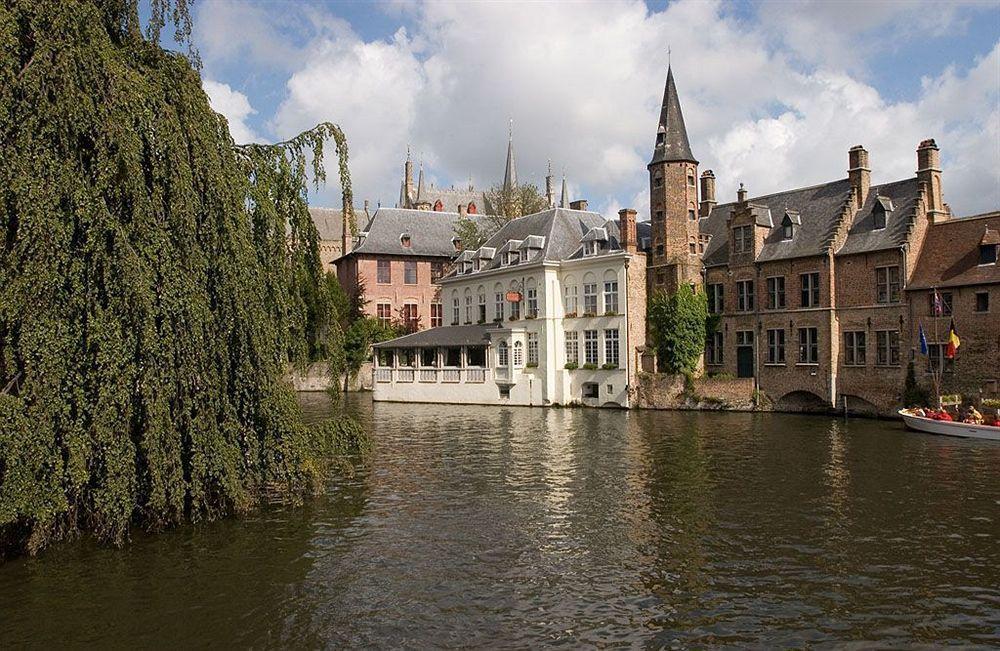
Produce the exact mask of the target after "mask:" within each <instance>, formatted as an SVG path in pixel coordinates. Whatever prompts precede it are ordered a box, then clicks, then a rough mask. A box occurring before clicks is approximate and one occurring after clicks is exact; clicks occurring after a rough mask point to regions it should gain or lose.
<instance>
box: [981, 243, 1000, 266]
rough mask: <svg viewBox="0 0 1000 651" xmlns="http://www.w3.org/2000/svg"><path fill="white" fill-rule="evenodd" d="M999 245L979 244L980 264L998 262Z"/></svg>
mask: <svg viewBox="0 0 1000 651" xmlns="http://www.w3.org/2000/svg"><path fill="white" fill-rule="evenodd" d="M997 248H998V247H997V245H996V244H980V245H979V264H996V263H997Z"/></svg>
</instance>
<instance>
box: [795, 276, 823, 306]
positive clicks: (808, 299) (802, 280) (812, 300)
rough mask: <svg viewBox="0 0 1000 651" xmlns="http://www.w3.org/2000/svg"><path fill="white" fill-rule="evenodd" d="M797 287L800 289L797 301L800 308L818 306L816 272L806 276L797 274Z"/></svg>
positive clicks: (817, 277)
mask: <svg viewBox="0 0 1000 651" xmlns="http://www.w3.org/2000/svg"><path fill="white" fill-rule="evenodd" d="M799 287H800V289H801V295H800V299H799V300H800V305H801V306H802V307H816V306H818V305H819V272H818V271H814V272H812V273H807V274H799Z"/></svg>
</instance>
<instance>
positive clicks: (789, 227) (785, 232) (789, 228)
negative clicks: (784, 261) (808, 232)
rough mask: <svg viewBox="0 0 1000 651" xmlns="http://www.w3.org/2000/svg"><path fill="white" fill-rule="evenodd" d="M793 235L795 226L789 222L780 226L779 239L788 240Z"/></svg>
mask: <svg viewBox="0 0 1000 651" xmlns="http://www.w3.org/2000/svg"><path fill="white" fill-rule="evenodd" d="M793 235H795V225H794V224H792V222H791V220H786V221H785V222H783V223H782V224H781V239H783V240H790V239H792V236H793Z"/></svg>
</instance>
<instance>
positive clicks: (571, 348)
mask: <svg viewBox="0 0 1000 651" xmlns="http://www.w3.org/2000/svg"><path fill="white" fill-rule="evenodd" d="M579 335H580V333H578V332H567V333H566V363H567V364H577V363H579V361H580V336H579Z"/></svg>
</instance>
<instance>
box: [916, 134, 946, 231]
mask: <svg viewBox="0 0 1000 651" xmlns="http://www.w3.org/2000/svg"><path fill="white" fill-rule="evenodd" d="M917 181H919V183H920V184H921V185H922V186H924V192H925V193H926V196H927V213H928V215H930V218H931V221H932V222H933V221H942V220H944V219H947V217H948V215H947V212H946V211H945V207H944V201H942V199H941V150H940V149H938V146H937V143H936V142H934V139H933V138H931V139H929V140H924V141H923V142H921V143H920V146H919V147H917Z"/></svg>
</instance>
